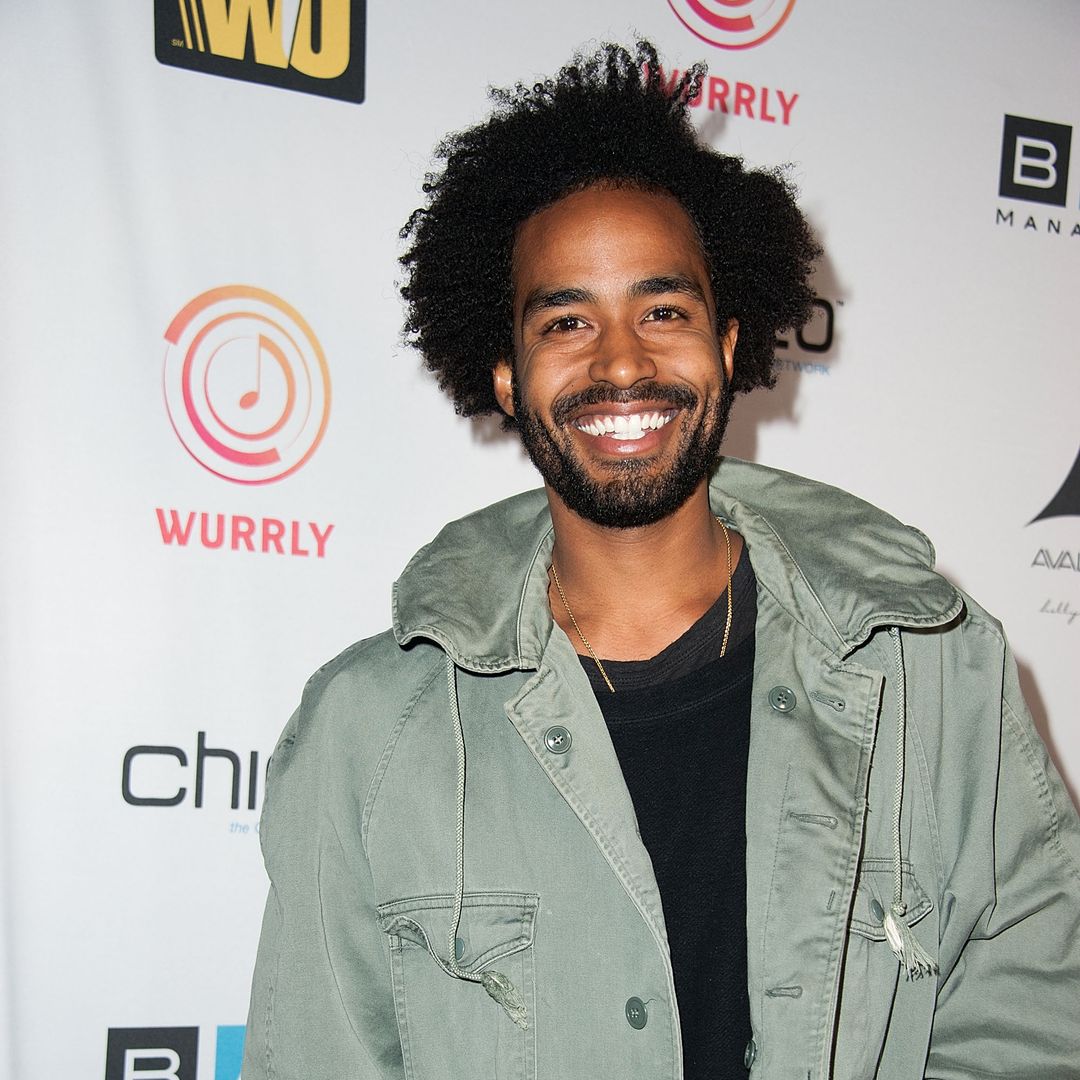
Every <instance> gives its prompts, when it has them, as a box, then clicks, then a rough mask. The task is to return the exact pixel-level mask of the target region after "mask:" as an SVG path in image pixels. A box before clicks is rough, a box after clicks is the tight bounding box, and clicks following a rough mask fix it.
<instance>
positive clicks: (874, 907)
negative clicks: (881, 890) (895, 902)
mask: <svg viewBox="0 0 1080 1080" xmlns="http://www.w3.org/2000/svg"><path fill="white" fill-rule="evenodd" d="M870 916H871V918H872V919H873V920H874V922H879V923H883V922H884V921H885V909H884V908H883V907H882V906H881V901H880V900H878V898H877V897H876V896H872V897H871V898H870Z"/></svg>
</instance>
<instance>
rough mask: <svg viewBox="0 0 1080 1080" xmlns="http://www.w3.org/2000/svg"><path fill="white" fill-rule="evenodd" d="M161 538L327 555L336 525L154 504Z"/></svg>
mask: <svg viewBox="0 0 1080 1080" xmlns="http://www.w3.org/2000/svg"><path fill="white" fill-rule="evenodd" d="M155 513H156V514H157V523H158V530H159V531H160V532H161V542H162V543H163V544H166V545H171V544H175V545H176V546H177V547H187V546H188V545H189V544H190V545H191V546H192V547H195V546H199V547H203V548H210V549H212V550H222V551H246V552H251V553H252V554H261V555H292V556H298V557H300V558H311V557H313V558H316V559H324V558H326V544H327V542H328V541H329V539H330V534H331V533H332V532H333V531H334V526H333V525H330V524H327V525H320V524H319V523H318V522H315V521H295V520H293V521H286V520H284V519H283V518H271V517H260V518H253V517H249V516H248V515H247V514H214V513H207V512H206V511H205V510H177V509H176V508H175V507H169V508H168V509H163V508H162V507H160V506H158V507H155Z"/></svg>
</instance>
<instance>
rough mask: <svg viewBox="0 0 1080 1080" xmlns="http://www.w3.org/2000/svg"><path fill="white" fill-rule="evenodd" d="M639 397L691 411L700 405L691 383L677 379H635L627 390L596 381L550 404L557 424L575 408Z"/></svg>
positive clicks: (619, 403)
mask: <svg viewBox="0 0 1080 1080" xmlns="http://www.w3.org/2000/svg"><path fill="white" fill-rule="evenodd" d="M637 401H648V402H652V403H655V404H657V405H659V406H660V407H661V408H666V409H686V410H687V411H690V410H692V409H695V408H696V407H697V403H698V396H697V394H695V393H694V391H693V390H691V389H690V388H689V387H687V386H679V385H676V384H674V383H661V382H644V383H635V384H634V385H633V386H631V387H628V388H627V389H625V390H620V389H618V388H617V387H615V386H609V385H607V384H605V383H596V384H595V385H593V386H589V387H587V388H586V389H584V390H579V391H578V392H577V393H576V394H568V395H567V396H566V397H564V398H559V400H558V401H556V402H555V404H554V405H553V406H552V408H551V419H552V421H553V422H554V423H555V424H556V425H562V424H565V423H567V422H568V421H569V420H570V418H571V417H572V416H573V415H574V414H575V413H576V412H578V411H579V410H581V409H584V408H587V407H589V406H591V405H631V404H633V403H634V402H637Z"/></svg>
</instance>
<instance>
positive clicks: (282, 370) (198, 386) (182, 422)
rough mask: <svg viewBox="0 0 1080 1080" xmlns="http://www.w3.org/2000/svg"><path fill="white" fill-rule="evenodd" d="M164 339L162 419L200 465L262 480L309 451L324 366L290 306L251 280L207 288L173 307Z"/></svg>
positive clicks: (315, 440) (320, 413) (318, 432)
mask: <svg viewBox="0 0 1080 1080" xmlns="http://www.w3.org/2000/svg"><path fill="white" fill-rule="evenodd" d="M165 341H166V343H167V348H166V350H165V370H164V376H163V389H164V391H165V406H166V408H167V409H168V413H169V420H170V422H171V423H172V426H173V430H174V431H175V432H176V435H177V437H178V438H179V440H180V442H181V443H183V445H184V448H185V449H186V450H187V452H188V453H189V454H190V455H191V456H192V457H193V458H194V459H195V460H196V461H197V462H198V463H199V464H200V465H201V466H202V467H203V468H204V469H208V470H209V471H210V472H212V473H214V475H215V476H220V477H221V478H222V479H223V480H231V481H232V482H233V483H236V484H269V483H272V482H273V481H275V480H280V479H281V478H282V477H285V476H289V475H290V474H292V473H294V472H296V470H297V469H299V468H301V467H302V466H303V465H304V463H305V462H307V461H308V459H309V458H310V457H311V455H312V454H314V453H315V449H316V447H317V446H318V445H319V442H320V441H321V439H322V437H323V434H324V433H325V431H326V425H327V422H328V420H329V418H330V372H329V369H328V368H327V364H326V357H325V355H324V354H323V350H322V346H321V345H320V344H319V341H318V338H316V337H315V333H314V331H313V330H312V329H311V327H310V326H309V325H308V324H307V322H306V321H305V319H304V318H303V316H302V315H301V314H300V313H299V312H298V311H297V310H296V309H295V308H294V307H292V305H290V304H288V303H286V302H285V301H284V300H282V299H281V298H280V297H278V296H275V295H274V294H273V293H269V292H267V291H266V290H265V289H257V288H255V287H253V286H250V285H225V286H222V287H220V288H217V289H210V290H209V291H208V292H204V293H201V294H200V295H199V296H197V297H195V299H194V300H191V301H189V302H188V303H187V304H185V305H184V307H183V308H181V310H180V311H179V312H178V313H177V315H176V316H175V317H174V318H173V320H172V322H171V323H170V324H169V327H168V329H167V330H166V331H165Z"/></svg>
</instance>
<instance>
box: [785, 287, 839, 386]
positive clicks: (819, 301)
mask: <svg viewBox="0 0 1080 1080" xmlns="http://www.w3.org/2000/svg"><path fill="white" fill-rule="evenodd" d="M813 305H814V313H813V314H812V315H811V317H810V321H809V322H808V323H807V324H806V325H805V326H802V327H800V328H799V329H798V330H796V331H795V332H794V333H793V334H792V333H789V334H787V335H786V336H784V337H778V338H777V339H776V346H775V347H776V352H777V355H776V360H775V367H776V370H777V371H778V372H780V371H795V372H798V373H799V374H802V375H829V374H830V369H829V367H828V362H829V360H830V359H831V356H830V355H829V354H830V353H831V352H832V347H833V337H834V334H835V327H836V309H837V308H838V307H843V306H844V301H843V300H833V301H829V300H826V299H825V298H824V297H821V296H815V297H814V300H813Z"/></svg>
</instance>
